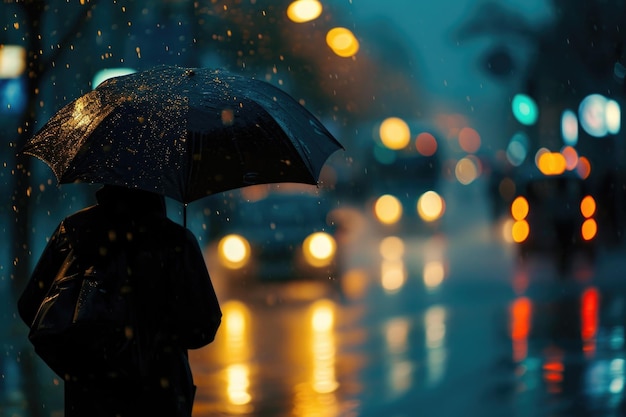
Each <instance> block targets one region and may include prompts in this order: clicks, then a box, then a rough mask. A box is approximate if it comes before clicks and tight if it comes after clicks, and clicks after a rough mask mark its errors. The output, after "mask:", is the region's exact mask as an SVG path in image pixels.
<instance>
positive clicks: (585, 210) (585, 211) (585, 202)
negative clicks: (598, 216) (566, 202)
mask: <svg viewBox="0 0 626 417" xmlns="http://www.w3.org/2000/svg"><path fill="white" fill-rule="evenodd" d="M595 212H596V200H595V199H594V198H593V197H592V196H590V195H588V196H585V198H583V199H582V201H581V202H580V213H581V214H582V215H583V216H584V217H585V218H589V217H591V216H593V215H594V214H595Z"/></svg>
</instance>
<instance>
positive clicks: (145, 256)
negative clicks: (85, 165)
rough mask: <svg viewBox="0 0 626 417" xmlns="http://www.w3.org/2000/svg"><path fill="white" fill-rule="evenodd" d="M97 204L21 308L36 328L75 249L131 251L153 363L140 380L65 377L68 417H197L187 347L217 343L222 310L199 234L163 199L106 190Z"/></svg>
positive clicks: (76, 219)
mask: <svg viewBox="0 0 626 417" xmlns="http://www.w3.org/2000/svg"><path fill="white" fill-rule="evenodd" d="M96 198H97V201H98V204H97V205H95V206H92V207H89V208H86V209H84V210H81V211H79V212H77V213H75V214H73V215H71V216H69V217H67V218H66V219H64V220H63V221H62V222H61V223H60V224H59V226H58V227H57V229H56V231H55V232H54V234H53V235H52V237H51V239H50V241H49V243H48V245H47V246H46V248H45V250H44V252H43V254H42V255H41V258H40V259H39V262H38V263H37V265H36V267H35V269H34V272H33V275H32V277H31V280H30V281H29V283H28V285H27V287H26V289H25V291H24V293H23V294H22V296H21V298H20V300H19V302H18V310H19V313H20V316H21V317H22V319H23V320H24V321H25V322H26V323H27V324H28V325H30V324H31V323H32V322H33V319H34V317H35V314H36V313H37V309H38V307H39V305H40V303H41V301H42V299H43V298H44V297H45V296H46V292H47V290H48V288H49V287H50V284H51V281H52V280H53V279H54V277H55V275H56V273H57V271H58V270H59V268H60V266H61V265H62V264H63V262H64V260H65V258H66V256H67V254H68V252H69V251H70V248H72V249H73V250H74V253H75V255H76V257H77V259H79V261H80V259H81V258H84V259H88V260H93V259H95V258H96V257H102V256H107V254H111V253H115V252H116V251H120V250H123V251H127V254H128V255H127V258H126V259H127V261H128V268H129V270H132V281H131V283H132V284H131V286H132V287H133V288H132V291H134V292H135V293H136V294H137V295H136V298H135V300H137V303H138V305H139V306H140V308H139V309H138V313H137V316H138V320H140V321H141V323H142V326H141V329H142V330H141V334H140V337H141V345H140V346H142V347H144V348H145V349H146V350H149V351H150V352H151V353H150V358H152V359H151V361H150V362H149V363H150V365H151V366H150V367H149V369H148V370H147V371H146V373H145V375H144V377H142V378H141V381H139V382H137V381H130V382H128V381H124V380H123V379H119V378H117V379H116V378H113V377H110V378H109V377H107V376H104V377H99V378H91V379H90V378H87V379H85V378H82V379H81V378H72V377H66V378H65V416H66V417H98V416H102V417H105V416H106V417H112V416H119V417H126V416H132V417H139V416H163V417H170V416H171V417H179V416H180V417H182V416H186V417H188V416H191V409H192V405H193V400H194V395H195V386H194V383H193V378H192V374H191V369H190V366H189V361H188V357H187V350H188V349H195V348H200V347H202V346H205V345H207V344H208V343H210V342H211V341H213V339H214V336H215V333H216V331H217V329H218V327H219V324H220V321H221V311H220V308H219V304H218V300H217V298H216V295H215V292H214V289H213V286H212V283H211V280H210V278H209V274H208V271H207V269H206V265H205V263H204V259H203V257H202V252H201V250H200V247H199V245H198V242H197V240H196V239H195V237H194V236H193V234H192V233H191V232H190V231H189V230H187V229H186V228H184V227H182V226H180V225H178V224H176V223H174V222H172V221H171V220H169V219H168V218H167V217H166V211H165V200H164V198H163V197H161V196H159V195H157V194H153V193H148V192H145V191H140V190H131V189H127V188H123V187H115V186H104V187H103V188H101V189H100V190H99V191H98V192H97V193H96Z"/></svg>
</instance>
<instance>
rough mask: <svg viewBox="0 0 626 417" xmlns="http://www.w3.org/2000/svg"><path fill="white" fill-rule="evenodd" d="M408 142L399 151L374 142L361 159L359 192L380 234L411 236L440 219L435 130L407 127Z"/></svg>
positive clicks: (439, 160)
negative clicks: (363, 163)
mask: <svg viewBox="0 0 626 417" xmlns="http://www.w3.org/2000/svg"><path fill="white" fill-rule="evenodd" d="M408 126H409V129H410V141H409V142H408V143H407V144H406V146H404V147H402V148H400V149H393V148H390V147H389V146H387V145H386V144H385V142H380V143H379V142H377V141H375V142H374V143H373V144H372V146H370V147H369V149H368V151H367V152H366V155H365V156H364V161H365V166H366V174H365V175H364V181H365V183H364V185H363V186H362V190H363V192H364V195H365V196H367V199H366V201H365V203H366V205H367V207H368V209H369V210H370V212H371V213H372V215H373V218H374V220H375V221H376V222H377V224H378V225H379V226H380V227H381V228H382V229H383V230H393V231H402V232H405V233H415V232H420V231H424V230H427V229H428V227H429V226H432V225H433V224H434V223H435V222H436V221H437V220H439V219H440V218H441V216H442V215H443V213H444V211H445V202H444V200H443V198H442V197H441V196H440V195H439V194H438V193H437V189H438V183H439V179H440V174H441V158H440V155H439V153H440V152H439V151H438V149H437V147H438V142H437V141H438V138H439V136H438V134H437V132H436V130H434V129H432V128H428V127H426V126H424V125H422V124H408Z"/></svg>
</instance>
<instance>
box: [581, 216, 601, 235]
mask: <svg viewBox="0 0 626 417" xmlns="http://www.w3.org/2000/svg"><path fill="white" fill-rule="evenodd" d="M580 233H581V235H582V237H583V239H585V240H591V239H593V238H594V237H595V236H596V234H597V233H598V223H596V221H595V220H594V219H587V220H585V222H584V223H583V225H582V226H581V228H580Z"/></svg>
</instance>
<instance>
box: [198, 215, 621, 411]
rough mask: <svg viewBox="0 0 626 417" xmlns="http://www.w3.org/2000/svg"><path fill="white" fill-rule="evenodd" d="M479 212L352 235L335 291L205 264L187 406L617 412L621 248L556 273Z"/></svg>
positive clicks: (206, 408)
mask: <svg viewBox="0 0 626 417" xmlns="http://www.w3.org/2000/svg"><path fill="white" fill-rule="evenodd" d="M458 206H459V207H460V206H461V205H458ZM484 209H485V208H484V207H480V206H479V207H474V208H473V209H471V208H468V207H467V206H465V207H464V208H463V210H465V211H464V212H463V213H464V214H463V215H456V216H455V215H454V214H452V218H453V220H451V221H449V223H447V224H444V225H442V229H441V232H442V233H440V234H436V235H423V236H409V237H406V236H405V237H401V236H398V235H387V234H384V233H372V234H365V233H360V234H359V235H358V236H353V240H352V241H351V244H350V245H349V249H348V251H347V253H345V259H346V262H345V265H344V266H345V271H344V274H343V275H342V277H341V289H342V291H341V294H338V293H337V291H336V288H334V287H333V286H332V285H326V283H306V282H288V283H285V284H276V285H272V286H269V285H267V286H261V285H259V286H254V287H248V288H246V289H245V292H243V291H241V289H239V290H237V291H231V290H229V289H228V288H227V283H225V282H221V281H220V279H219V274H217V276H215V275H216V274H214V278H215V279H216V290H217V291H218V293H219V294H220V295H221V299H222V302H223V310H224V321H223V325H222V328H221V329H220V332H219V334H218V337H217V339H216V341H215V342H214V344H213V345H211V346H209V347H208V348H205V349H202V350H200V351H194V352H192V354H191V358H192V364H193V368H194V372H195V376H196V382H197V384H198V396H197V403H196V408H195V414H194V415H195V416H198V417H200V416H236V415H242V416H268V417H269V416H272V417H282V416H285V417H286V416H328V417H333V416H342V417H344V416H359V417H363V416H372V417H379V416H390V417H400V416H416V415H429V416H438V417H439V416H441V417H444V416H450V417H457V416H459V415H464V416H477V417H479V416H480V417H484V416H503V415H507V416H533V417H536V416H590V415H594V416H617V415H624V411H623V410H622V407H623V406H622V402H623V401H622V400H623V388H624V366H625V363H626V362H624V356H625V355H624V325H625V322H626V314H625V313H626V311H625V309H626V304H625V301H626V298H625V296H626V285H624V284H623V283H622V279H621V275H622V272H621V271H624V270H626V260H624V259H623V257H622V256H621V253H623V250H622V249H612V250H606V251H602V252H601V253H600V254H599V255H598V258H597V259H596V261H595V262H593V263H591V262H589V261H586V260H577V261H575V263H574V264H572V268H571V269H570V270H569V271H568V272H566V273H565V274H564V275H563V274H560V273H559V272H558V270H557V268H556V266H555V264H554V263H553V262H552V260H551V259H550V258H543V257H531V258H530V259H529V260H528V261H527V262H525V263H521V262H519V261H518V260H517V259H516V256H515V253H514V252H513V251H512V250H510V248H507V247H506V246H503V245H502V242H501V241H500V240H499V239H498V228H497V227H496V226H494V225H493V224H492V223H490V222H489V220H488V219H487V218H486V217H485V216H484V215H483V214H484V213H486V212H488V210H484ZM467 210H470V211H467ZM472 210H473V211H472ZM352 214H353V216H351V218H353V219H355V218H356V217H355V215H356V213H352ZM467 216H470V218H473V219H474V221H472V222H471V225H465V224H464V223H463V219H464V218H465V219H467ZM472 216H475V217H472ZM360 221H363V222H367V221H368V220H366V219H361V220H360ZM461 223H463V224H461ZM361 226H362V225H361ZM369 226H371V225H369ZM357 229H358V230H361V231H364V230H369V231H372V230H375V228H374V227H359V228H357ZM355 230H356V229H355ZM451 231H454V233H451ZM446 236H447V237H446Z"/></svg>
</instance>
